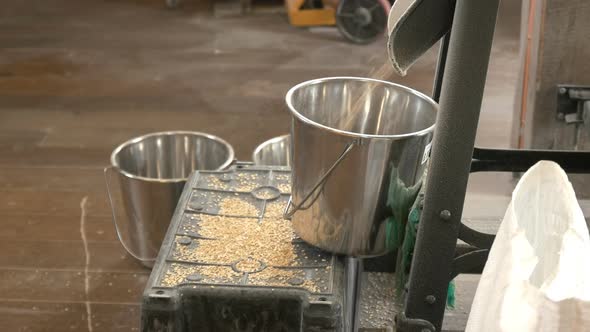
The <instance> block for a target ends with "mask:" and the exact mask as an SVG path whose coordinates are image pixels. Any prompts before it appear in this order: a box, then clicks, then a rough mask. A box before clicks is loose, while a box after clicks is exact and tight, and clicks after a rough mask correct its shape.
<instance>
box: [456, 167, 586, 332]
mask: <svg viewBox="0 0 590 332" xmlns="http://www.w3.org/2000/svg"><path fill="white" fill-rule="evenodd" d="M466 331H472V332H486V331H490V332H492V331H493V332H498V331H504V332H505V331H515V332H516V331H518V332H527V331H535V332H537V331H552V332H553V331H563V332H577V331H590V238H589V236H588V227H587V226H586V222H585V220H584V215H583V214H582V210H581V209H580V206H579V205H578V201H577V200H576V195H575V193H574V190H573V188H572V185H571V183H570V182H569V181H568V178H567V175H566V174H565V172H564V171H563V170H562V169H561V168H560V167H559V165H557V164H556V163H553V162H548V161H541V162H539V163H537V164H536V165H535V166H533V167H531V168H530V169H529V170H528V171H527V172H526V173H525V174H524V176H523V177H522V179H521V180H520V182H519V183H518V185H517V186H516V189H515V190H514V192H513V194H512V200H511V202H510V205H509V206H508V210H507V211H506V214H505V216H504V220H503V221H502V225H501V226H500V229H499V231H498V233H497V235H496V239H495V241H494V244H493V246H492V249H491V251H490V255H489V258H488V261H487V264H486V266H485V268H484V270H483V273H482V276H481V280H480V282H479V286H478V287H477V291H476V293H475V298H474V301H473V306H472V308H471V314H470V315H469V320H468V322H467V328H466Z"/></svg>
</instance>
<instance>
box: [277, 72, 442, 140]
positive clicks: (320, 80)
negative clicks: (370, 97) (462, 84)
mask: <svg viewBox="0 0 590 332" xmlns="http://www.w3.org/2000/svg"><path fill="white" fill-rule="evenodd" d="M337 80H351V81H368V82H375V83H380V84H384V85H389V86H393V87H395V88H398V89H400V90H404V91H406V92H408V93H410V94H412V95H414V96H417V97H420V98H422V99H424V100H425V101H426V102H428V103H429V104H430V105H432V106H433V108H434V111H435V113H436V114H437V113H438V111H439V105H438V104H437V103H436V102H435V101H434V100H432V98H430V97H429V96H427V95H425V94H424V93H422V92H420V91H417V90H414V89H412V88H410V87H407V86H405V85H401V84H397V83H393V82H388V81H383V80H378V79H374V78H368V77H356V76H333V77H323V78H316V79H313V80H309V81H305V82H301V83H299V84H297V85H295V86H294V87H292V88H291V89H289V91H288V92H287V95H286V96H285V102H286V103H287V107H289V111H290V112H291V114H293V115H294V116H295V117H297V118H298V119H299V120H301V121H302V122H304V123H306V124H309V125H312V126H314V127H318V128H321V129H325V130H327V131H330V132H332V133H336V134H340V135H344V136H349V137H354V138H361V139H362V138H370V139H389V140H397V139H403V138H408V137H416V136H424V135H426V134H429V133H432V132H433V131H434V128H435V127H436V120H435V121H434V123H433V124H432V125H431V126H429V127H427V128H425V129H422V130H419V131H414V132H411V133H407V134H399V135H375V134H361V133H355V132H352V131H347V130H341V129H336V128H332V127H329V126H326V125H323V124H321V123H318V122H315V121H313V120H311V119H309V118H308V117H306V116H304V115H303V114H301V113H299V111H297V110H296V109H295V107H294V106H293V103H292V99H293V94H294V93H295V91H297V90H299V89H300V88H301V87H303V86H306V85H312V84H318V83H323V82H327V81H337Z"/></svg>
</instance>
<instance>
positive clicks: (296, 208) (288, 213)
mask: <svg viewBox="0 0 590 332" xmlns="http://www.w3.org/2000/svg"><path fill="white" fill-rule="evenodd" d="M357 144H359V141H358V140H354V141H352V142H350V143H348V144H346V147H344V151H342V153H341V154H340V156H339V157H338V159H336V161H335V162H334V164H332V166H331V167H330V168H329V169H328V171H326V173H325V174H324V175H322V177H321V178H320V179H319V180H318V182H317V183H316V184H315V185H314V186H313V188H312V189H311V190H310V191H309V193H307V194H306V195H305V196H304V197H303V199H302V200H301V203H299V204H297V205H294V204H293V195H289V201H288V202H287V206H286V207H285V211H284V212H283V218H284V219H291V217H293V215H294V214H295V212H297V211H299V210H306V209H308V208H309V207H310V206H311V204H313V202H314V201H315V199H313V200H312V201H311V203H310V204H309V205H307V206H303V205H304V204H305V203H306V202H307V201H308V200H309V198H310V197H311V196H312V195H313V194H314V193H315V192H316V190H317V189H318V188H319V187H320V186H323V185H324V184H325V183H326V181H327V180H328V177H330V175H331V174H332V172H333V171H334V170H335V169H336V167H338V165H339V164H340V163H341V162H342V161H343V160H344V159H345V158H346V156H347V155H348V154H349V153H350V151H352V149H353V148H354V146H355V145H357ZM316 198H317V196H316ZM291 207H293V209H292V210H291Z"/></svg>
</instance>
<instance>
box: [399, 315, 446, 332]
mask: <svg viewBox="0 0 590 332" xmlns="http://www.w3.org/2000/svg"><path fill="white" fill-rule="evenodd" d="M395 331H396V332H435V331H436V328H435V327H434V325H432V323H430V322H429V321H427V320H424V319H416V318H408V317H406V314H405V313H404V312H403V311H402V312H400V313H399V314H397V316H395Z"/></svg>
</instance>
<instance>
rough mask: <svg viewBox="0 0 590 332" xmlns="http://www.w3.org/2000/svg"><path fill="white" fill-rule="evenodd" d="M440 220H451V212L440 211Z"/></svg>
mask: <svg viewBox="0 0 590 332" xmlns="http://www.w3.org/2000/svg"><path fill="white" fill-rule="evenodd" d="M440 218H441V219H442V220H444V221H449V220H451V211H449V210H442V211H440Z"/></svg>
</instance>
